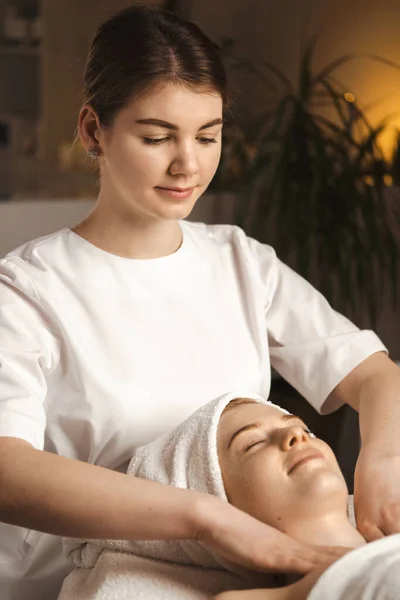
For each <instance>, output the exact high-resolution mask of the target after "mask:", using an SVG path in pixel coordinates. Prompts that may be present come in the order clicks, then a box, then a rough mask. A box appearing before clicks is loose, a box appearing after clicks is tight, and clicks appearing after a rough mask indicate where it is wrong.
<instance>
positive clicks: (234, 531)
mask: <svg viewBox="0 0 400 600" xmlns="http://www.w3.org/2000/svg"><path fill="white" fill-rule="evenodd" d="M198 523H200V525H199V530H198V532H197V535H196V539H197V540H198V541H200V542H201V543H203V544H204V545H205V546H206V547H208V548H209V549H210V550H211V551H213V552H215V553H216V554H217V555H219V556H220V557H221V558H222V559H225V560H226V561H227V562H229V563H231V564H234V565H239V566H241V567H245V568H246V569H250V570H252V571H262V572H270V573H279V572H281V573H298V574H301V575H303V574H306V573H309V572H310V571H312V570H314V569H315V568H318V567H321V566H328V565H329V564H331V563H332V562H334V561H335V560H337V559H338V558H340V557H341V556H343V554H345V553H346V552H348V550H349V548H343V547H340V548H337V547H325V546H318V547H317V546H314V547H310V546H308V545H306V544H303V543H301V542H298V541H296V540H294V539H292V538H291V537H289V536H288V535H286V534H284V533H282V532H280V531H278V530H277V529H274V528H273V527H270V526H269V525H266V524H265V523H262V522H261V521H258V520H257V519H255V518H254V517H251V516H250V515H248V514H246V513H244V512H243V511H241V510H239V509H237V508H235V507H234V506H232V505H231V504H228V503H227V502H223V501H221V500H219V499H217V498H212V497H210V499H209V500H208V502H207V503H206V506H203V514H202V516H200V518H199V520H198Z"/></svg>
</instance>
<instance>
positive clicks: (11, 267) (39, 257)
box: [0, 229, 68, 288]
mask: <svg viewBox="0 0 400 600" xmlns="http://www.w3.org/2000/svg"><path fill="white" fill-rule="evenodd" d="M67 231H68V230H67V229H62V230H60V231H56V232H54V233H51V234H48V235H46V236H42V237H40V238H37V239H34V240H30V241H29V242H26V243H25V244H22V245H21V246H19V247H18V248H15V249H14V250H12V251H11V252H9V253H8V254H6V256H5V257H4V258H2V259H0V280H1V281H2V282H5V283H10V284H13V285H14V286H16V287H21V288H23V287H31V286H32V285H33V281H34V280H35V279H37V280H41V279H43V276H44V275H45V274H46V273H48V272H49V270H51V269H52V266H53V265H54V264H55V263H56V262H57V250H58V249H59V248H60V246H63V244H64V237H65V233H66V232H67Z"/></svg>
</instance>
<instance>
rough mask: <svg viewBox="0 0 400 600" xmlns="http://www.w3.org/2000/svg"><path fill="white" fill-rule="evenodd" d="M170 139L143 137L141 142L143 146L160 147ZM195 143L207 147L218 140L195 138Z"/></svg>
mask: <svg viewBox="0 0 400 600" xmlns="http://www.w3.org/2000/svg"><path fill="white" fill-rule="evenodd" d="M170 139H171V138H169V137H164V138H148V137H144V138H143V141H144V143H145V144H148V145H149V146H160V145H161V144H164V143H165V142H168V141H170ZM197 141H198V142H199V143H200V144H202V145H203V146H207V145H209V144H217V143H218V140H217V139H215V138H206V137H201V138H197Z"/></svg>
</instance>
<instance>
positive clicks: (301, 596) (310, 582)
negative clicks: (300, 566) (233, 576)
mask: <svg viewBox="0 0 400 600" xmlns="http://www.w3.org/2000/svg"><path fill="white" fill-rule="evenodd" d="M325 570H326V567H320V568H319V569H316V570H315V571H312V572H311V573H309V574H308V575H306V576H305V577H303V578H302V579H300V580H299V581H297V582H296V583H292V584H291V585H287V586H285V587H280V588H268V589H259V590H256V589H254V590H253V589H251V590H239V591H229V592H222V593H221V594H218V595H217V596H214V598H213V600H306V599H307V598H308V597H309V594H310V592H311V590H312V589H313V587H314V585H315V583H316V582H317V581H318V579H319V578H320V577H321V575H322V573H323V572H324V571H325Z"/></svg>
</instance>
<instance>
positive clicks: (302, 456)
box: [287, 448, 324, 475]
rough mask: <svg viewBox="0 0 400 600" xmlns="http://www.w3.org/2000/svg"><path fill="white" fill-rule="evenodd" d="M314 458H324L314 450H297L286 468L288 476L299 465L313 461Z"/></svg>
mask: <svg viewBox="0 0 400 600" xmlns="http://www.w3.org/2000/svg"><path fill="white" fill-rule="evenodd" d="M315 458H324V455H323V454H322V452H320V451H319V450H315V449H311V448H307V449H305V450H299V451H298V452H296V454H295V455H294V456H293V457H292V459H291V460H290V461H289V467H288V471H287V472H288V475H290V473H293V471H294V470H295V469H296V468H297V467H299V466H300V465H301V464H303V463H304V462H307V461H309V460H313V459H315Z"/></svg>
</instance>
